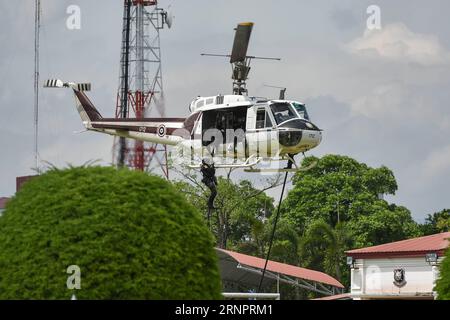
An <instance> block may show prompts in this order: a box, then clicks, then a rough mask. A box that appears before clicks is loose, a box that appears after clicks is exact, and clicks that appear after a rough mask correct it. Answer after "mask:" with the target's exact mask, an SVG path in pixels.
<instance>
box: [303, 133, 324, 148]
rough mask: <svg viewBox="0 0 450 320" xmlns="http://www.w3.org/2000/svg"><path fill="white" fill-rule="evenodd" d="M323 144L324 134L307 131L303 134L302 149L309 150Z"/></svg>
mask: <svg viewBox="0 0 450 320" xmlns="http://www.w3.org/2000/svg"><path fill="white" fill-rule="evenodd" d="M321 142H322V132H321V131H316V130H306V131H304V132H303V136H302V140H301V141H300V147H302V148H306V149H307V150H309V149H312V148H315V147H317V146H318V145H319V144H320V143H321Z"/></svg>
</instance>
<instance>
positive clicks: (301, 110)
mask: <svg viewBox="0 0 450 320" xmlns="http://www.w3.org/2000/svg"><path fill="white" fill-rule="evenodd" d="M292 105H293V106H294V108H295V110H297V112H298V114H299V115H300V117H301V118H303V119H306V120H309V115H308V111H306V106H305V105H304V104H301V103H298V102H292Z"/></svg>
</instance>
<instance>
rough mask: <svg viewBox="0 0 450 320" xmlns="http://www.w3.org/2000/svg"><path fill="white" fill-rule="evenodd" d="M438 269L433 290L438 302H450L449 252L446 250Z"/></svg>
mask: <svg viewBox="0 0 450 320" xmlns="http://www.w3.org/2000/svg"><path fill="white" fill-rule="evenodd" d="M439 269H440V275H439V279H438V280H437V281H436V287H435V288H434V289H435V290H436V292H437V294H438V299H439V300H450V250H447V252H446V254H445V258H444V260H443V261H442V263H441V265H440V268H439Z"/></svg>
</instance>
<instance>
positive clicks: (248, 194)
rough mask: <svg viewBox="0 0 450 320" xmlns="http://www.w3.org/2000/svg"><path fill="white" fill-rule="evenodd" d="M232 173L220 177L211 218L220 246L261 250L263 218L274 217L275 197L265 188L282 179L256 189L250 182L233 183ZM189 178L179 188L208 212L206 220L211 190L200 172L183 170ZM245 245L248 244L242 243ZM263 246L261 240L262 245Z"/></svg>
mask: <svg viewBox="0 0 450 320" xmlns="http://www.w3.org/2000/svg"><path fill="white" fill-rule="evenodd" d="M230 175H231V172H229V173H228V175H227V176H225V177H221V176H220V177H218V186H217V191H218V194H217V197H216V200H215V207H216V209H215V210H214V211H213V214H212V217H211V231H212V232H213V234H214V235H215V237H216V240H217V246H218V247H220V248H223V249H227V248H229V249H233V248H238V247H239V248H241V249H242V250H243V251H244V252H246V253H249V254H251V253H258V252H260V249H261V247H259V248H258V244H257V243H258V241H261V240H262V238H258V237H260V236H261V228H262V226H263V225H264V223H263V221H264V220H265V219H266V218H268V217H270V216H271V214H272V212H273V209H274V206H273V199H272V198H270V197H268V196H267V195H266V194H265V192H264V191H266V190H268V189H270V188H272V187H274V186H275V185H277V183H278V179H274V180H270V181H268V182H266V183H267V186H266V187H265V188H263V189H256V188H255V187H254V186H253V184H252V183H251V182H250V181H247V180H241V181H238V182H237V183H235V182H233V181H232V179H231V177H230ZM183 176H184V178H185V179H186V180H187V182H186V181H178V182H176V187H177V188H178V189H179V190H180V191H182V192H183V193H185V194H186V195H187V198H188V200H189V201H190V202H191V203H192V204H194V205H195V206H196V207H197V208H199V209H201V210H202V211H203V212H204V217H205V219H206V213H207V210H208V209H207V200H208V197H209V195H210V192H209V190H208V189H207V188H206V187H205V186H204V185H203V184H202V183H201V182H200V179H199V177H198V176H197V175H196V174H189V173H188V174H186V173H183ZM242 244H244V245H242ZM259 245H261V243H260V244H259Z"/></svg>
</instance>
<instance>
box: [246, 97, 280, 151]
mask: <svg viewBox="0 0 450 320" xmlns="http://www.w3.org/2000/svg"><path fill="white" fill-rule="evenodd" d="M274 123H275V121H274V119H272V114H271V112H270V109H269V108H268V106H266V105H258V106H254V107H252V108H250V109H249V111H248V114H247V133H246V136H247V147H248V154H247V156H252V155H253V156H258V157H263V158H267V157H272V156H274V155H275V154H276V152H277V151H278V150H277V149H278V144H277V141H278V140H277V130H276V127H275V126H274Z"/></svg>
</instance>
